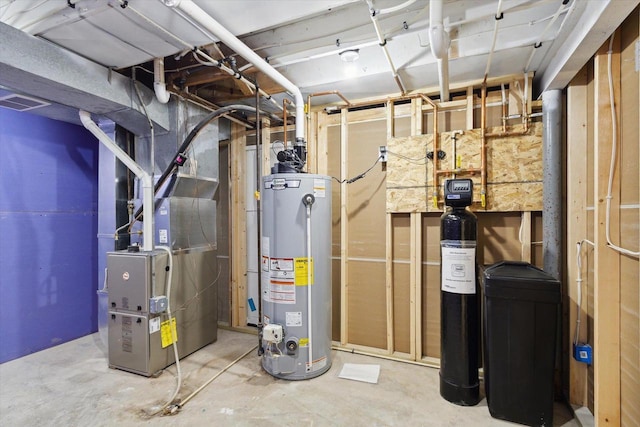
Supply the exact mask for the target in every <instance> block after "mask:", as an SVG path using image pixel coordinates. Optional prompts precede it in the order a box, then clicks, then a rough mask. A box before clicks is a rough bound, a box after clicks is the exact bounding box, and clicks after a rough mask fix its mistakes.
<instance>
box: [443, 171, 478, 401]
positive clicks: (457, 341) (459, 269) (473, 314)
mask: <svg viewBox="0 0 640 427" xmlns="http://www.w3.org/2000/svg"><path fill="white" fill-rule="evenodd" d="M444 201H445V205H446V206H447V208H446V209H447V210H446V212H445V213H444V214H443V215H442V216H441V217H440V255H441V265H440V266H441V269H440V283H441V287H440V289H441V291H440V293H441V299H440V301H441V312H440V313H441V318H440V328H441V330H440V343H441V346H440V349H441V356H440V395H441V396H442V397H443V398H445V399H446V400H448V401H449V402H452V403H455V404H457V405H464V406H470V405H476V404H477V403H478V401H479V400H480V398H479V381H478V366H479V364H478V361H479V348H478V345H479V327H478V323H479V322H478V296H477V290H478V286H477V280H476V276H477V274H476V273H477V272H476V240H477V223H478V220H477V218H476V216H475V215H474V214H473V213H472V212H471V211H470V210H468V209H467V207H468V206H470V205H471V203H472V201H473V182H472V181H471V180H470V179H449V180H447V181H446V182H445V185H444Z"/></svg>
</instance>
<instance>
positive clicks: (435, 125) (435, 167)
mask: <svg viewBox="0 0 640 427" xmlns="http://www.w3.org/2000/svg"><path fill="white" fill-rule="evenodd" d="M427 102H429V101H427ZM431 105H432V106H433V196H432V199H433V207H434V208H437V207H438V142H439V141H438V139H439V138H438V106H437V104H435V103H432V104H431Z"/></svg>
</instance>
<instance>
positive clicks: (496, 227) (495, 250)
mask: <svg viewBox="0 0 640 427" xmlns="http://www.w3.org/2000/svg"><path fill="white" fill-rule="evenodd" d="M477 216H478V251H477V253H478V262H479V263H480V264H485V265H488V264H493V263H496V262H499V261H504V260H510V261H514V260H520V255H521V247H520V241H519V240H518V231H519V228H520V214H519V213H514V212H512V213H493V212H491V213H489V212H482V213H480V212H479V213H478V214H477Z"/></svg>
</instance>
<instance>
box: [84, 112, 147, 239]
mask: <svg viewBox="0 0 640 427" xmlns="http://www.w3.org/2000/svg"><path fill="white" fill-rule="evenodd" d="M79 115H80V121H81V122H82V125H83V126H84V127H85V128H86V129H87V130H88V131H89V132H91V133H92V134H93V135H94V136H95V137H96V138H98V141H100V142H102V143H103V144H104V146H105V147H107V148H108V149H109V151H111V152H112V153H113V154H114V155H115V156H116V157H117V158H118V160H120V161H121V162H122V163H124V164H125V166H126V167H128V168H129V169H130V170H131V172H133V173H134V174H135V175H136V176H137V177H138V178H139V179H140V180H141V181H142V213H143V215H144V218H145V221H144V227H143V234H142V236H143V245H142V250H144V251H152V250H153V247H154V246H153V208H154V206H153V178H152V177H151V175H150V174H149V173H147V172H145V170H144V169H142V167H141V166H140V165H139V164H137V163H136V162H135V161H134V160H133V159H132V158H131V157H129V155H128V154H127V153H125V152H124V151H123V150H122V149H121V148H120V147H118V145H117V144H116V143H115V141H113V140H112V139H111V138H109V136H108V135H107V134H106V133H104V132H103V131H102V129H100V128H99V127H98V125H97V124H96V123H95V122H94V121H93V120H91V114H90V113H88V112H86V111H83V110H80V112H79Z"/></svg>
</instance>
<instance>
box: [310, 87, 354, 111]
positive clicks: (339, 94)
mask: <svg viewBox="0 0 640 427" xmlns="http://www.w3.org/2000/svg"><path fill="white" fill-rule="evenodd" d="M326 95H337V96H339V97H340V99H342V100H343V101H344V102H345V103H346V104H347V107H350V106H351V103H350V102H349V100H348V99H347V98H345V96H344V95H343V94H341V93H340V91H337V90H328V91H326V92H315V93H311V94H309V96H307V105H308V108H307V113H308V112H310V111H311V97H312V96H326Z"/></svg>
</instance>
